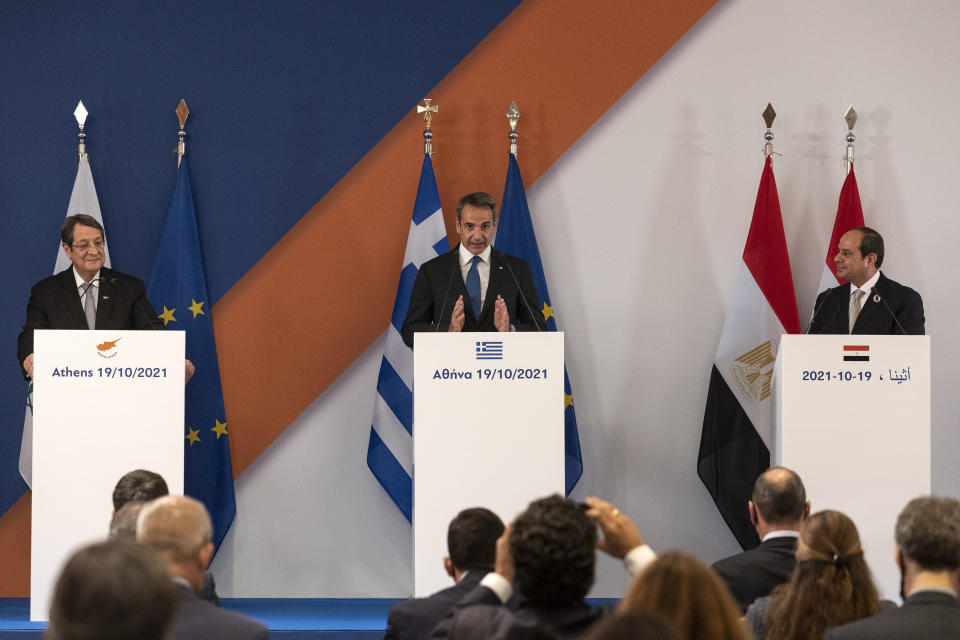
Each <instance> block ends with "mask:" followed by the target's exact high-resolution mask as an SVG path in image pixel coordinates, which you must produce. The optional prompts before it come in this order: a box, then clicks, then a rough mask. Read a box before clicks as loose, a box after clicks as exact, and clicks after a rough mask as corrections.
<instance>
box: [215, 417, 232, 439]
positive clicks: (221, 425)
mask: <svg viewBox="0 0 960 640" xmlns="http://www.w3.org/2000/svg"><path fill="white" fill-rule="evenodd" d="M216 423H217V426H215V427H211V428H210V431H213V432H214V433H215V434H217V440H219V439H220V436H228V435H230V434H229V433H227V423H226V422H220V421H219V420H216Z"/></svg>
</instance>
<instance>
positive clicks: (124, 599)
mask: <svg viewBox="0 0 960 640" xmlns="http://www.w3.org/2000/svg"><path fill="white" fill-rule="evenodd" d="M176 607H177V591H176V587H175V586H174V583H173V581H171V580H170V578H169V576H168V575H167V572H166V571H165V570H164V568H163V566H162V565H161V564H160V561H159V560H158V559H157V558H156V557H155V556H154V555H153V553H151V552H150V550H149V549H147V548H146V547H144V546H142V545H138V544H136V543H135V542H129V541H126V540H111V541H108V542H100V543H97V544H92V545H90V546H88V547H84V548H82V549H80V550H79V551H77V552H76V553H75V554H73V556H72V557H71V558H70V559H69V560H68V561H67V564H66V565H65V566H64V568H63V571H62V572H61V573H60V577H59V578H58V579H57V584H56V587H55V588H54V591H53V601H52V603H51V605H50V628H49V629H48V630H47V635H46V636H44V637H45V638H48V639H49V640H129V639H130V638H137V640H161V639H162V638H165V637H166V633H167V629H168V628H169V627H170V622H171V620H172V619H173V615H174V612H175V610H176Z"/></svg>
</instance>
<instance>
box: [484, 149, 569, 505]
mask: <svg viewBox="0 0 960 640" xmlns="http://www.w3.org/2000/svg"><path fill="white" fill-rule="evenodd" d="M508 155H509V165H508V166H507V182H506V184H505V185H504V187H503V199H502V200H501V202H500V220H499V222H497V238H496V241H495V242H494V244H495V246H496V247H497V249H498V250H500V251H503V252H504V253H509V254H510V255H513V256H517V257H518V258H523V259H524V260H526V261H527V264H528V265H530V271H531V272H532V273H533V281H534V282H535V283H536V285H537V296H538V297H539V298H540V300H541V301H542V304H543V308H542V309H541V310H540V312H541V313H543V319H544V321H545V322H546V325H547V330H548V331H556V330H557V320H556V317H555V316H554V314H553V307H552V306H551V305H550V293H549V292H548V291H547V279H546V278H545V277H544V275H543V263H542V262H540V250H539V249H538V248H537V237H536V235H534V233H533V222H532V221H531V220H530V208H529V207H528V206H527V194H526V191H524V188H523V177H522V176H521V175H520V166H519V165H518V164H517V157H516V156H515V155H513V154H512V153H510V154H508ZM563 396H564V398H563V407H564V409H563V417H564V444H565V447H564V450H565V451H566V464H565V475H566V489H567V494H569V493H570V492H571V491H573V487H575V486H576V484H577V481H578V480H579V479H580V476H581V475H582V474H583V458H582V457H581V455H580V435H579V434H578V433H577V414H576V412H575V410H574V408H573V392H572V391H571V390H570V379H569V378H568V377H567V368H566V366H564V368H563Z"/></svg>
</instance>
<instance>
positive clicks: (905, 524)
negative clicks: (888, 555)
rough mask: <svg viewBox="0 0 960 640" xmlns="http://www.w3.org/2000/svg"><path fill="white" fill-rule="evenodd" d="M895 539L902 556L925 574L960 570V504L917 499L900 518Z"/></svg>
mask: <svg viewBox="0 0 960 640" xmlns="http://www.w3.org/2000/svg"><path fill="white" fill-rule="evenodd" d="M895 538H896V542H897V546H898V547H899V548H900V551H901V553H903V555H904V556H905V557H906V559H907V560H910V561H911V562H915V563H916V564H918V565H919V566H920V569H921V570H922V571H955V570H957V569H960V502H957V501H956V500H954V499H953V498H943V497H933V496H924V497H921V498H914V499H913V500H911V501H910V502H909V503H907V506H906V507H904V508H903V511H901V512H900V517H899V518H897V529H896V534H895Z"/></svg>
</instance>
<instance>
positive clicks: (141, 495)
mask: <svg viewBox="0 0 960 640" xmlns="http://www.w3.org/2000/svg"><path fill="white" fill-rule="evenodd" d="M169 493H170V490H169V489H167V483H166V482H165V481H164V479H163V476H161V475H160V474H158V473H154V472H153V471H147V470H146V469H136V470H135V471H130V472H128V473H125V474H124V476H123V477H122V478H120V480H118V481H117V486H116V487H114V489H113V510H114V511H119V510H120V507H122V506H123V505H125V504H127V503H128V502H130V501H131V500H139V501H140V502H150V501H151V500H153V499H155V498H159V497H160V496H165V495H167V494H169Z"/></svg>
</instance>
